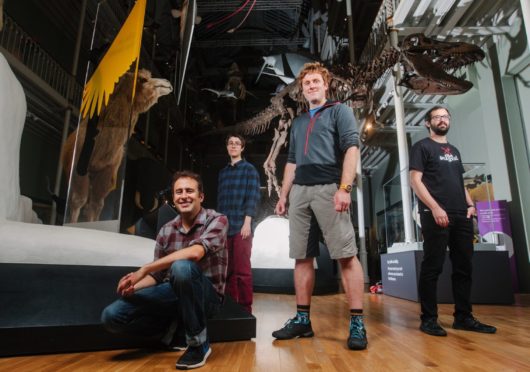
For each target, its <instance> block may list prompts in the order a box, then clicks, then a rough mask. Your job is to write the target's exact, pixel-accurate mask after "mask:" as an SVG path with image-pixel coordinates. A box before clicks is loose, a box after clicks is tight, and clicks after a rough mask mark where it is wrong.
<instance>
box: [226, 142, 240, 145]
mask: <svg viewBox="0 0 530 372" xmlns="http://www.w3.org/2000/svg"><path fill="white" fill-rule="evenodd" d="M228 146H241V142H232V141H230V142H228Z"/></svg>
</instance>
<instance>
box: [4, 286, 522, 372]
mask: <svg viewBox="0 0 530 372" xmlns="http://www.w3.org/2000/svg"><path fill="white" fill-rule="evenodd" d="M365 296H366V298H365V313H366V320H365V323H366V326H367V330H368V340H369V344H368V349H367V350H364V351H350V350H348V349H347V347H346V344H345V340H346V337H347V334H348V330H347V327H348V306H347V304H346V302H345V299H344V296H342V295H328V296H315V297H313V304H312V308H311V318H312V322H313V329H314V331H315V334H316V336H315V337H314V338H310V339H295V340H288V341H276V340H274V339H273V337H272V336H271V332H272V331H273V330H275V329H277V328H279V327H281V326H282V325H283V323H284V322H285V321H286V320H287V318H288V317H291V316H292V315H293V314H294V296H289V295H271V294H256V295H255V304H254V312H255V315H256V317H257V320H258V321H257V325H258V328H257V337H256V339H253V340H251V341H242V342H229V343H216V344H213V345H212V349H213V353H212V355H211V356H210V358H209V359H208V363H207V364H206V365H205V366H204V367H203V368H201V369H200V371H230V372H233V371H266V372H276V371H286V372H287V371H289V372H291V371H341V372H342V371H424V370H439V371H474V372H478V371H530V296H528V295H525V296H519V297H517V301H518V304H517V305H514V306H485V305H481V306H475V307H474V313H475V316H476V317H477V318H478V319H480V320H481V321H483V322H485V323H489V324H493V325H495V326H497V328H498V331H497V334H495V335H489V334H478V333H474V332H465V331H456V330H453V329H451V328H450V325H451V323H452V315H451V314H452V305H441V306H440V321H441V324H442V325H443V326H444V327H445V328H446V329H447V331H448V333H449V334H448V336H447V337H445V338H441V337H432V336H428V335H425V334H423V333H421V332H420V331H419V330H418V325H419V323H418V304H417V303H415V302H410V301H406V300H401V299H397V298H393V297H389V296H384V295H372V294H366V295H365ZM79 337H82V335H79ZM28 342H31V335H28ZM180 355H181V352H166V351H160V352H156V351H152V350H150V351H146V350H113V351H101V352H85V353H70V354H60V355H41V356H24V357H12V358H0V370H1V371H50V372H51V371H53V372H56V371H127V372H131V371H171V370H174V368H175V367H174V365H175V361H176V359H177V358H178V357H179V356H180Z"/></svg>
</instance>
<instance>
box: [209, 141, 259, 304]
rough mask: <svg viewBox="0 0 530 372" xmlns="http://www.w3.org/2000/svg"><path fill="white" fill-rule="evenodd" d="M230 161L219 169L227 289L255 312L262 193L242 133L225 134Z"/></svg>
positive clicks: (219, 198)
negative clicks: (255, 239) (255, 245)
mask: <svg viewBox="0 0 530 372" xmlns="http://www.w3.org/2000/svg"><path fill="white" fill-rule="evenodd" d="M226 150H227V152H228V156H229V157H230V163H228V165H227V166H226V167H224V168H223V169H222V170H221V172H220V173H219V180H218V186H217V210H218V211H219V212H220V213H223V214H225V215H226V216H227V217H228V226H229V228H228V239H227V249H228V273H227V287H226V290H227V293H228V294H229V295H230V296H231V297H232V298H233V299H234V300H235V301H236V302H237V303H238V304H240V305H241V306H242V307H243V308H244V309H245V310H246V311H248V312H249V313H252V297H253V295H252V294H253V291H252V269H251V267H250V255H251V251H252V233H253V228H254V226H253V222H254V219H255V217H256V213H257V209H258V202H259V199H260V195H259V192H260V191H259V186H260V180H259V174H258V171H257V170H256V168H254V166H253V165H252V164H250V163H249V162H248V161H246V160H245V159H243V156H242V154H243V151H244V150H245V139H244V138H243V136H241V135H239V134H231V135H229V136H228V137H227V138H226Z"/></svg>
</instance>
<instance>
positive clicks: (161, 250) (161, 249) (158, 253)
mask: <svg viewBox="0 0 530 372" xmlns="http://www.w3.org/2000/svg"><path fill="white" fill-rule="evenodd" d="M164 233H165V226H164V227H163V228H162V229H161V230H160V232H159V233H158V235H157V237H156V243H155V252H154V257H153V261H156V260H158V259H159V258H162V257H164V256H166V253H165V248H166V247H167V236H166V235H165V234H164ZM166 273H167V270H160V271H156V272H152V273H149V275H151V276H152V277H153V278H154V279H155V280H156V282H157V283H161V282H163V281H164V278H165V277H166Z"/></svg>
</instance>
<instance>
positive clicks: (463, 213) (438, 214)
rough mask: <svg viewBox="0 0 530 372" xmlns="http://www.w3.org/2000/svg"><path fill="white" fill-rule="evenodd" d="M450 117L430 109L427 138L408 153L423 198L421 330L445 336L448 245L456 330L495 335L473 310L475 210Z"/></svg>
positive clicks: (413, 178)
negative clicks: (441, 282) (441, 300)
mask: <svg viewBox="0 0 530 372" xmlns="http://www.w3.org/2000/svg"><path fill="white" fill-rule="evenodd" d="M450 121H451V115H450V114H449V111H448V110H447V109H446V108H445V107H441V106H435V107H433V108H432V109H430V110H429V111H428V112H427V114H426V115H425V126H426V127H427V130H429V137H427V138H424V139H423V140H421V141H419V142H417V143H416V144H414V146H413V147H412V150H411V152H410V179H411V186H412V189H413V190H414V192H415V193H416V195H417V196H418V198H419V210H420V219H421V226H422V232H423V239H424V241H423V252H424V255H423V261H422V263H421V272H420V279H419V285H418V291H419V296H420V302H421V325H420V330H421V331H422V332H425V333H427V334H429V335H432V336H446V335H447V332H446V331H445V330H444V329H443V328H442V327H441V326H440V324H439V323H438V308H437V296H436V286H437V282H438V277H439V276H440V273H441V272H442V268H443V264H444V261H445V255H446V250H447V247H448V246H449V257H450V259H451V263H452V266H453V274H452V276H451V279H452V284H453V297H454V300H455V312H454V313H453V316H454V322H453V328H454V329H462V330H466V331H475V332H482V333H495V332H496V328H495V327H493V326H490V325H486V324H483V323H481V322H479V321H478V320H477V319H475V318H474V317H473V315H472V311H471V302H470V295H471V272H472V256H473V221H472V217H473V216H474V215H475V214H476V210H475V205H474V204H473V200H472V199H471V197H470V196H469V193H468V192H467V190H466V189H465V187H464V179H463V173H464V167H463V165H462V161H461V156H460V152H459V151H458V150H457V149H456V147H454V146H453V145H451V144H449V143H448V142H447V137H446V136H447V132H448V131H449V128H450Z"/></svg>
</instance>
